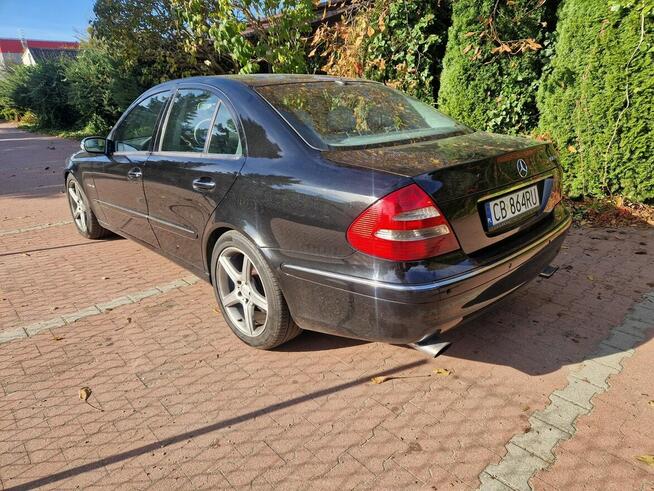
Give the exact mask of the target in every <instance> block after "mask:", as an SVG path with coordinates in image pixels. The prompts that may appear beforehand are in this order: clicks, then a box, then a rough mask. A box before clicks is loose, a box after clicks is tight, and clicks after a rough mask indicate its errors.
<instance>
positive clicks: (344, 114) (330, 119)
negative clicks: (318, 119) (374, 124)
mask: <svg viewBox="0 0 654 491" xmlns="http://www.w3.org/2000/svg"><path fill="white" fill-rule="evenodd" d="M356 125H357V123H356V119H355V117H354V111H352V109H350V108H349V107H345V106H338V107H335V108H334V109H332V110H331V111H329V113H328V114H327V126H328V127H329V129H330V130H331V131H333V132H335V133H350V132H352V131H354V129H355V128H356Z"/></svg>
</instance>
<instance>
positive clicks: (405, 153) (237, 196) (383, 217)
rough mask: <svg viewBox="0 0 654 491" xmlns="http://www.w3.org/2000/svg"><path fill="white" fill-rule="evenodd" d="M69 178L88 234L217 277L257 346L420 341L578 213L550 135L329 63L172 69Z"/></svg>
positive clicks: (514, 279)
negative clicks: (476, 125)
mask: <svg viewBox="0 0 654 491" xmlns="http://www.w3.org/2000/svg"><path fill="white" fill-rule="evenodd" d="M65 179H66V189H67V192H68V194H67V196H68V200H69V203H70V209H71V212H72V215H73V218H74V222H75V225H76V226H77V229H78V230H79V232H80V233H81V234H82V235H84V236H85V237H88V238H91V239H97V238H101V237H104V236H105V235H106V234H108V233H110V232H113V233H116V234H119V235H121V236H124V237H127V238H130V239H133V240H135V241H137V242H139V243H140V244H142V245H144V246H146V247H149V248H151V249H153V250H155V251H157V252H159V253H160V254H163V255H164V256H166V257H168V258H170V259H171V260H173V261H176V262H177V263H179V264H180V265H182V266H183V267H185V268H187V269H188V270H190V271H191V272H193V273H194V274H196V275H198V276H200V277H201V278H203V279H205V280H206V281H208V282H210V283H211V285H213V288H214V291H215V294H216V298H217V300H218V304H219V305H220V309H221V311H222V313H223V314H224V318H225V320H226V322H227V323H228V325H229V326H230V328H231V329H232V330H233V331H234V333H235V334H236V335H237V336H238V337H239V338H240V339H242V340H243V341H244V342H246V343H247V344H249V345H250V346H253V347H256V348H262V349H270V348H273V347H275V346H278V345H280V344H282V343H284V342H286V341H288V340H290V339H291V338H293V337H295V336H296V335H297V334H299V333H300V332H301V330H302V329H308V330H315V331H320V332H325V333H332V334H337V335H340V336H347V337H352V338H358V339H364V340H375V341H384V342H389V343H399V344H404V343H409V344H411V343H414V344H416V345H417V346H418V347H420V346H428V345H429V344H430V343H431V341H430V340H432V339H434V338H433V335H434V333H438V332H441V331H444V330H447V329H449V328H451V327H453V326H455V325H457V324H459V323H460V322H461V321H463V320H465V319H468V318H470V317H471V316H473V315H474V314H477V313H479V312H480V311H482V310H483V309H485V308H486V307H488V306H490V305H491V304H493V303H494V302H496V301H497V300H499V299H501V298H503V297H505V296H506V295H508V294H510V293H511V292H513V291H515V290H516V289H517V288H519V287H520V286H522V285H524V284H525V283H526V282H528V281H529V280H531V279H533V278H534V277H536V276H537V275H538V274H539V273H541V272H542V271H543V270H544V269H546V268H548V265H549V264H550V262H551V261H552V259H553V258H554V257H555V256H556V255H557V253H558V252H559V249H560V247H561V244H562V242H563V240H564V236H565V234H566V232H567V230H568V228H569V226H570V223H571V219H570V215H569V213H568V212H567V211H566V209H565V208H564V207H563V204H562V203H561V169H560V167H559V164H558V159H557V155H556V153H555V151H554V149H553V148H552V146H551V145H549V144H547V143H543V142H539V141H534V140H530V139H527V138H519V137H513V136H503V135H495V134H488V133H482V132H475V131H472V130H471V129H469V128H467V127H465V126H463V125H461V124H458V123H456V122H455V121H452V120H451V119H449V118H448V117H446V116H444V115H443V114H441V113H440V112H438V111H437V110H435V109H434V108H432V107H430V106H428V105H425V104H423V103H421V102H419V101H417V100H415V99H413V98H411V97H408V96H406V95H404V94H402V93H400V92H398V91H395V90H393V89H391V88H389V87H386V86H384V85H382V84H379V83H374V82H369V81H365V80H356V79H345V78H334V77H327V76H310V75H244V76H216V77H197V78H188V79H182V80H175V81H170V82H166V83H163V84H161V85H158V86H156V87H153V88H152V89H150V90H148V91H147V92H145V93H144V94H143V95H142V96H140V97H139V98H138V99H137V100H136V101H135V102H134V103H133V104H132V105H131V106H130V107H129V108H128V110H127V111H126V112H125V114H124V115H123V116H122V117H121V118H120V120H119V121H118V123H117V124H116V125H115V126H114V128H113V129H112V130H111V132H110V134H109V135H108V136H107V138H100V137H91V138H86V139H85V140H84V141H83V142H82V151H80V152H78V153H76V154H75V155H73V156H72V157H71V159H70V162H69V163H68V165H67V167H66V171H65Z"/></svg>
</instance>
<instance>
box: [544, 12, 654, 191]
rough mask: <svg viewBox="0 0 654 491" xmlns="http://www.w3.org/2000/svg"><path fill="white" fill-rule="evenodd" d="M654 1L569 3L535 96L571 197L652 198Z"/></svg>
mask: <svg viewBox="0 0 654 491" xmlns="http://www.w3.org/2000/svg"><path fill="white" fill-rule="evenodd" d="M653 10H654V4H652V3H651V2H646V1H641V0H635V1H628V0H627V1H623V2H622V3H616V4H613V5H610V4H607V2H604V1H601V0H568V1H566V2H565V3H564V4H563V5H562V7H561V9H560V12H559V19H560V20H559V27H558V30H557V36H558V41H557V46H556V55H555V56H554V58H553V60H552V70H551V72H550V73H548V74H546V75H545V77H544V81H543V85H542V87H541V89H540V91H539V94H538V99H539V108H540V110H541V114H542V116H541V123H540V128H541V131H543V132H545V134H546V135H547V136H549V137H550V138H552V139H553V140H554V141H555V142H556V143H557V144H558V147H559V149H560V151H561V158H562V163H563V166H564V169H565V171H566V179H565V183H566V185H567V191H568V193H569V194H570V195H572V196H581V195H602V194H605V193H621V194H623V195H625V196H626V197H628V198H631V199H634V200H638V201H641V200H652V199H654V105H653V104H652V101H654V36H653V34H654V29H653V27H652V19H653V14H654V12H653Z"/></svg>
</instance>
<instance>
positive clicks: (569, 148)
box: [568, 145, 577, 153]
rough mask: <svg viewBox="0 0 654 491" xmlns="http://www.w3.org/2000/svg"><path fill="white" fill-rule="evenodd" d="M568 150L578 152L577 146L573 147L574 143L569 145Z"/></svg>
mask: <svg viewBox="0 0 654 491" xmlns="http://www.w3.org/2000/svg"><path fill="white" fill-rule="evenodd" d="M568 152H570V153H577V149H576V148H575V147H573V146H572V145H568Z"/></svg>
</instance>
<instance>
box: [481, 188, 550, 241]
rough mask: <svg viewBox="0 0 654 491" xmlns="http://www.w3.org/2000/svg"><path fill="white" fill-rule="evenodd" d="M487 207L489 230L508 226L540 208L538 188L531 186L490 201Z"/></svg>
mask: <svg viewBox="0 0 654 491" xmlns="http://www.w3.org/2000/svg"><path fill="white" fill-rule="evenodd" d="M485 207H486V224H487V225H488V229H489V230H492V229H496V228H498V227H499V226H500V225H507V224H508V223H510V222H513V221H516V220H517V219H518V218H520V217H522V216H524V215H527V214H529V213H530V212H532V211H534V210H536V209H538V208H539V207H540V199H539V197H538V186H530V187H528V188H524V189H521V190H520V191H516V192H515V193H511V194H507V195H505V196H502V197H500V198H497V199H494V200H492V201H488V202H487V203H486V204H485Z"/></svg>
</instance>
